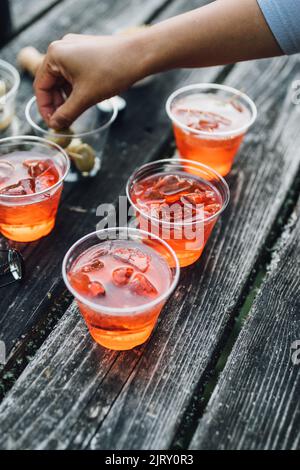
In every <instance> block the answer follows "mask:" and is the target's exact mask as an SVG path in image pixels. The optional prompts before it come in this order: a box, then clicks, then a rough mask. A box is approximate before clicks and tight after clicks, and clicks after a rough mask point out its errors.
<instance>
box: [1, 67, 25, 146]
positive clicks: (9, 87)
mask: <svg viewBox="0 0 300 470" xmlns="http://www.w3.org/2000/svg"><path fill="white" fill-rule="evenodd" d="M19 86H20V75H19V73H18V71H17V70H16V69H15V68H14V67H13V66H12V65H10V64H9V63H8V62H5V61H4V60H0V138H2V137H7V136H9V135H10V133H9V130H10V128H11V127H12V123H13V119H14V116H15V103H16V96H17V92H18V89H19Z"/></svg>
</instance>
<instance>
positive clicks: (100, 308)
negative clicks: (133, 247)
mask: <svg viewBox="0 0 300 470" xmlns="http://www.w3.org/2000/svg"><path fill="white" fill-rule="evenodd" d="M120 230H124V231H126V232H127V233H128V234H137V235H145V236H147V237H149V239H150V240H151V239H155V240H157V241H159V242H160V243H161V244H163V245H164V247H165V248H166V249H167V250H168V251H169V253H171V255H172V257H173V259H174V260H175V266H174V268H171V269H175V274H174V279H173V280H172V282H171V284H170V287H169V288H168V290H167V291H166V292H164V293H163V294H161V295H160V296H159V297H157V298H156V299H154V300H152V301H151V302H148V303H147V304H144V305H139V306H136V307H126V308H122V307H107V306H102V305H100V304H98V303H97V304H96V303H94V302H92V301H90V300H88V299H87V298H86V297H84V296H82V295H81V294H79V293H78V292H77V291H76V289H74V288H73V287H72V285H71V284H70V281H69V279H68V276H67V262H68V261H69V258H70V256H71V254H72V252H73V251H74V250H75V249H76V248H77V247H78V246H79V245H80V244H82V243H83V242H85V241H86V240H88V239H89V238H92V237H95V236H98V235H99V234H101V233H110V232H116V231H120ZM99 241H100V239H99ZM154 251H155V250H154ZM166 262H167V261H166ZM179 275H180V265H179V261H178V258H177V256H176V253H175V252H174V250H173V249H172V248H171V247H170V246H169V245H168V244H167V243H166V242H165V241H164V240H162V239H161V238H159V237H158V236H157V235H153V234H152V233H149V232H146V231H144V230H139V229H135V228H128V227H114V228H108V229H102V230H97V231H96V232H92V233H89V234H88V235H85V236H84V237H82V238H80V239H79V240H77V242H75V243H74V245H72V246H71V248H69V250H68V251H67V253H66V255H65V257H64V260H63V264H62V276H63V280H64V282H65V284H66V286H67V288H68V290H69V291H70V292H71V294H73V296H74V297H75V299H76V300H79V301H80V302H81V303H83V304H84V305H86V306H87V307H89V308H90V309H92V310H93V311H95V310H96V311H97V312H98V313H115V314H120V315H123V314H126V313H131V312H134V313H135V314H138V313H141V312H144V311H145V310H149V309H151V308H153V307H155V306H156V305H158V304H159V303H160V302H163V301H164V300H167V299H168V298H169V297H170V295H171V294H172V292H173V291H174V290H175V288H176V286H177V284H178V281H179Z"/></svg>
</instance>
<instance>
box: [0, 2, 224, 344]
mask: <svg viewBox="0 0 300 470" xmlns="http://www.w3.org/2000/svg"><path fill="white" fill-rule="evenodd" d="M162 4H164V2H163V1H162V0H153V1H151V2H147V5H146V6H143V8H141V1H137V0H127V1H126V4H125V3H124V1H122V2H121V1H120V2H113V5H111V2H109V1H108V0H106V1H103V2H98V1H94V0H92V1H89V5H90V8H87V3H85V5H86V7H85V10H84V12H82V14H81V15H80V17H79V20H80V21H79V20H78V21H79V24H78V21H75V18H76V15H77V16H78V11H81V9H82V8H81V9H79V6H80V5H82V3H81V2H77V5H76V2H73V1H71V2H70V1H66V2H65V4H64V8H63V6H62V5H59V6H58V7H56V8H54V9H53V10H51V12H50V13H49V14H48V15H47V16H46V17H45V18H43V19H42V20H40V21H39V22H38V23H37V24H36V25H34V27H33V29H32V31H31V28H30V30H28V31H25V32H24V33H22V34H21V35H20V36H19V37H18V39H16V40H15V41H13V43H12V44H11V45H10V46H9V47H7V48H5V49H4V54H5V57H6V58H8V57H10V58H12V57H14V55H15V52H16V51H17V50H18V49H19V48H20V47H21V46H23V45H25V44H27V43H28V40H29V38H31V37H32V35H33V32H34V35H33V37H32V39H33V42H34V44H35V45H36V44H39V43H42V44H46V43H47V42H48V41H49V40H50V39H53V38H54V37H55V35H57V36H61V35H63V34H64V33H65V32H66V31H68V27H67V26H66V22H67V24H72V21H73V22H74V24H76V31H78V30H80V29H81V30H84V29H85V28H88V27H89V28H90V29H89V31H92V30H94V31H100V30H101V29H104V28H105V29H106V31H108V30H109V28H110V30H111V31H113V30H114V29H118V28H120V27H121V25H129V24H132V23H134V22H136V23H139V22H142V21H145V20H147V17H149V16H150V15H152V14H153V13H154V12H155V11H156V10H157V8H158V7H159V6H161V5H162ZM75 7H76V8H77V14H75V13H74V9H75ZM62 11H63V12H64V16H63V20H64V22H62V24H60V22H61V21H62V19H61V18H62ZM58 18H59V19H58ZM93 21H94V23H93ZM92 25H93V26H92ZM46 28H47V29H46ZM72 30H73V31H74V29H72ZM42 31H44V34H42ZM45 31H47V35H46V34H45ZM48 31H49V35H48ZM46 36H47V37H46ZM40 38H42V39H40ZM187 76H188V75H186V74H185V73H183V74H180V75H179V77H178V75H177V74H171V75H169V76H164V77H159V78H158V79H157V81H155V82H154V83H153V84H152V85H149V86H148V87H145V88H141V89H138V90H132V91H131V92H130V93H129V94H128V97H127V99H128V109H127V111H126V115H125V116H124V117H123V118H122V119H120V120H119V121H118V122H117V123H116V125H115V126H114V127H113V129H112V132H111V136H110V140H109V142H108V145H107V148H106V151H105V159H104V162H103V168H102V170H101V173H99V175H98V176H97V178H95V179H93V180H88V181H85V182H82V183H81V184H80V185H66V188H65V191H64V196H63V201H64V202H63V204H62V206H61V208H60V211H59V214H58V219H57V225H56V228H55V230H54V231H53V233H52V234H51V235H50V236H49V237H47V238H46V239H44V240H41V241H40V242H38V243H33V244H30V245H27V246H26V245H19V244H12V245H13V246H15V247H17V248H19V249H20V250H21V251H22V254H23V255H24V258H25V260H26V267H27V277H26V279H25V281H24V283H23V284H22V286H21V287H20V286H19V285H12V286H11V287H10V288H8V289H7V290H6V292H5V295H4V296H2V297H0V312H1V313H0V339H2V340H3V341H5V343H6V347H7V351H8V352H9V351H11V349H12V347H13V345H14V344H15V343H16V341H17V340H19V339H20V338H21V336H22V335H23V334H26V333H27V332H28V331H29V330H30V328H31V327H32V326H33V325H35V324H36V322H37V320H38V319H39V318H41V316H43V315H46V314H48V312H51V308H52V307H53V302H54V300H55V299H57V298H58V297H60V296H61V294H62V292H63V290H64V286H63V282H62V279H61V274H60V266H61V262H62V258H63V256H64V254H65V252H66V251H67V249H68V247H69V246H70V245H71V244H72V243H73V242H74V241H75V240H76V239H78V238H79V237H80V236H82V235H84V234H86V233H88V232H90V231H93V230H95V227H96V224H97V223H98V222H99V218H98V217H96V208H97V207H98V205H99V204H100V203H102V202H113V201H115V200H116V199H117V197H118V195H119V194H120V192H121V191H123V192H124V186H125V183H126V180H127V178H128V177H129V176H130V174H131V172H132V171H133V169H134V168H135V167H136V166H137V165H139V164H140V163H143V162H145V161H148V160H149V159H151V158H155V157H156V156H157V155H158V154H159V153H160V151H161V149H162V147H163V146H164V145H165V142H166V140H167V139H168V136H169V135H170V126H169V122H168V118H167V116H166V113H165V111H164V108H163V106H162V103H164V102H165V100H166V98H167V96H168V94H169V93H170V91H172V89H173V87H175V86H176V83H177V81H178V80H179V79H180V78H181V79H184V77H187ZM201 76H202V77H203V78H204V79H211V78H214V77H215V76H216V71H215V70H213V69H212V70H209V71H207V72H203V73H202V75H201ZM149 93H151V94H153V97H154V99H153V100H151V101H149ZM31 94H32V90H31V81H30V80H24V81H23V82H22V86H21V92H20V95H19V97H18V108H19V109H21V114H20V119H21V116H22V112H24V105H25V103H26V101H27V100H28V98H29V97H30V96H31ZM137 116H138V118H137ZM27 131H28V127H27V126H26V124H24V117H23V121H22V122H21V131H20V132H22V133H23V132H24V133H26V132H27ZM116 168H122V171H116ZM1 245H2V246H7V242H6V241H5V240H4V239H2V242H1ZM53 259H55V260H56V262H55V263H53ZM49 296H50V297H51V298H50V299H49ZM51 299H52V300H51ZM51 302H52V303H51Z"/></svg>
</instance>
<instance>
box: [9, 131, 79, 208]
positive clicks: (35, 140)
mask: <svg viewBox="0 0 300 470" xmlns="http://www.w3.org/2000/svg"><path fill="white" fill-rule="evenodd" d="M15 141H19V142H21V143H22V142H23V143H24V144H25V143H26V142H28V141H29V142H30V143H38V144H41V145H44V146H45V147H47V148H49V147H53V148H54V149H55V150H57V151H58V152H60V153H61V154H62V155H63V157H64V158H65V160H66V170H65V171H64V173H63V174H62V176H61V177H60V178H59V180H58V181H57V182H56V183H55V184H54V185H53V186H50V188H46V189H43V191H39V192H37V193H33V194H24V195H23V194H22V195H18V196H14V195H12V194H0V198H1V199H7V200H9V199H14V200H15V199H20V200H21V199H32V198H34V197H35V196H39V195H41V194H45V193H48V192H49V191H52V190H53V189H55V188H57V187H59V186H60V185H61V183H62V182H63V181H64V179H65V177H66V176H67V174H68V172H69V170H70V159H69V157H68V155H67V153H66V152H65V151H64V149H62V148H61V147H60V146H59V145H57V144H55V143H54V142H50V141H49V140H46V139H43V138H42V137H34V136H30V135H18V136H16V137H6V138H5V139H0V149H1V145H2V144H9V143H12V144H13V143H14V142H15ZM0 157H1V154H0ZM0 161H1V160H0Z"/></svg>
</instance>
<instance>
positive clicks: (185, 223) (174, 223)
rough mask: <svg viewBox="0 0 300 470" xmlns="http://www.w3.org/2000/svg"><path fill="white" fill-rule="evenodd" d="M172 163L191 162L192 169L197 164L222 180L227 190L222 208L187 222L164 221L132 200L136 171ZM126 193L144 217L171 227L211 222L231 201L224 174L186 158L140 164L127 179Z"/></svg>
mask: <svg viewBox="0 0 300 470" xmlns="http://www.w3.org/2000/svg"><path fill="white" fill-rule="evenodd" d="M170 163H171V164H172V163H175V164H182V165H184V166H185V167H186V166H187V165H186V164H189V165H192V166H190V168H191V169H192V167H193V166H194V167H195V166H197V167H198V168H200V169H204V170H208V171H209V172H210V173H212V174H213V175H214V176H216V177H217V178H218V179H219V180H220V181H221V183H222V185H223V186H224V189H225V192H226V199H225V201H224V202H223V204H222V207H221V209H220V210H219V211H218V212H216V213H215V214H213V215H211V216H210V217H207V218H202V219H201V218H196V219H194V220H190V221H187V222H184V221H182V222H166V221H162V220H160V219H158V218H157V217H151V216H150V215H149V214H147V213H146V212H144V211H143V210H142V209H141V208H139V207H138V206H137V205H136V204H135V203H134V202H133V201H132V199H131V196H130V186H131V184H132V183H133V181H134V177H135V175H136V173H137V172H138V171H141V170H144V169H147V168H151V166H156V165H157V164H159V165H160V164H170ZM187 175H189V173H187ZM191 176H193V175H191ZM194 176H197V175H194ZM126 195H127V198H128V200H129V202H130V204H131V205H132V206H133V207H134V209H135V210H136V211H137V212H139V213H140V214H142V216H143V217H144V218H146V219H148V220H155V221H157V222H158V223H159V225H168V226H169V227H177V226H182V225H184V227H188V226H190V225H194V224H196V223H200V222H209V221H211V220H213V219H215V218H217V217H219V216H220V215H221V214H222V212H224V210H225V209H226V207H227V206H228V204H229V201H230V189H229V186H228V184H227V182H226V180H225V179H224V178H223V176H221V175H220V174H219V173H218V172H217V171H215V170H214V169H213V168H210V167H209V166H207V165H204V164H203V163H199V162H196V161H194V160H184V159H183V158H166V159H164V160H156V161H154V162H150V163H146V164H145V165H142V166H140V167H139V168H137V169H136V170H135V171H134V172H133V173H132V175H131V176H130V178H129V180H128V181H127V185H126Z"/></svg>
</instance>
